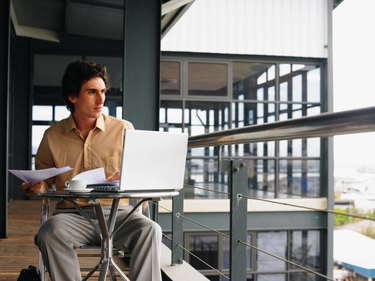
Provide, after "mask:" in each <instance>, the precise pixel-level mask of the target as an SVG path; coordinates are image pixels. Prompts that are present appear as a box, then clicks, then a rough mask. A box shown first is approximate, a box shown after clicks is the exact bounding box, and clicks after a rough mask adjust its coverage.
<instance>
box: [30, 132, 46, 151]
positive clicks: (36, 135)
mask: <svg viewBox="0 0 375 281" xmlns="http://www.w3.org/2000/svg"><path fill="white" fill-rule="evenodd" d="M48 128H49V125H46V126H45V125H33V126H32V132H31V135H32V140H31V153H32V155H35V154H36V152H37V150H38V147H39V144H40V142H41V141H42V138H43V135H44V131H45V130H47V129H48Z"/></svg>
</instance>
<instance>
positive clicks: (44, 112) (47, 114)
mask: <svg viewBox="0 0 375 281" xmlns="http://www.w3.org/2000/svg"><path fill="white" fill-rule="evenodd" d="M52 116H53V107H52V106H51V105H34V106H33V120H35V121H51V120H52Z"/></svg>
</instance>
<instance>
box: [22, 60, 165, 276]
mask: <svg viewBox="0 0 375 281" xmlns="http://www.w3.org/2000/svg"><path fill="white" fill-rule="evenodd" d="M108 88H109V77H108V73H107V70H106V68H105V66H103V65H100V64H95V63H93V62H87V61H76V62H73V63H71V64H69V65H68V66H67V68H66V70H65V73H64V76H63V79H62V91H63V97H64V99H65V102H66V104H67V108H68V109H69V110H70V111H71V115H70V116H69V117H68V118H67V119H64V120H61V121H60V122H58V123H56V124H54V125H53V126H51V127H50V128H49V129H47V130H46V132H45V134H44V136H43V139H42V141H41V144H40V146H39V148H38V152H37V155H36V158H35V163H36V168H37V169H44V168H51V167H64V166H70V167H72V168H73V170H72V171H70V172H67V173H64V174H61V175H59V176H56V177H55V178H54V179H50V180H46V181H43V182H39V183H37V184H23V189H24V190H25V192H26V193H27V194H29V195H32V194H33V193H34V192H38V191H46V190H48V189H50V188H51V186H52V184H53V183H55V185H56V189H57V190H63V189H64V188H65V186H64V183H65V181H67V180H70V179H71V178H72V177H73V176H75V175H76V174H78V173H81V172H83V171H86V170H91V169H94V168H99V167H104V170H105V173H106V177H107V180H109V181H110V180H117V179H118V178H119V171H120V163H121V155H122V145H123V137H124V132H125V130H130V129H133V125H132V124H131V123H130V122H128V121H125V120H120V119H116V118H114V117H111V116H107V115H105V114H103V113H102V109H103V105H104V101H105V95H106V91H107V89H108ZM101 202H102V204H103V205H106V204H107V205H108V208H109V205H110V202H105V201H103V200H101ZM77 203H78V204H79V205H80V206H82V207H83V208H86V210H87V211H88V212H90V211H91V215H92V216H94V218H95V214H94V212H92V206H90V204H89V202H88V201H84V200H80V201H77ZM62 209H63V210H62ZM130 210H131V209H130V208H129V206H120V211H119V214H118V216H117V218H118V220H121V219H122V218H124V217H125V215H126V214H127V213H128V212H129V211H130ZM35 241H36V244H37V245H38V247H39V249H40V251H41V253H42V256H43V261H44V263H45V264H46V267H47V269H48V272H49V274H50V277H51V279H52V280H57V281H61V280H81V272H80V267H79V262H78V258H77V254H76V252H75V248H77V247H80V246H82V245H96V244H98V245H99V244H100V237H99V236H98V234H97V233H96V232H95V230H94V229H93V228H92V226H91V225H90V224H89V223H88V221H87V220H86V219H85V218H84V217H82V216H81V215H79V214H78V213H77V212H75V209H73V208H72V207H71V206H69V205H68V204H66V202H64V201H62V202H61V203H59V204H58V205H57V207H56V211H55V214H54V216H52V217H51V218H49V219H48V220H47V221H46V222H45V223H44V224H43V225H42V226H41V227H40V229H39V231H38V234H37V235H36V237H35ZM113 243H114V246H115V247H116V248H119V249H126V250H128V251H130V252H131V253H132V255H131V259H130V279H131V280H132V281H137V280H138V281H151V280H153V281H161V273H160V243H161V229H160V226H159V225H158V224H156V223H155V222H153V221H152V220H150V219H148V218H147V217H145V216H143V215H141V214H139V213H135V214H133V215H132V216H131V217H130V218H129V220H128V221H127V223H126V224H125V225H124V227H123V228H122V229H120V230H119V231H118V233H117V235H116V237H114V240H113Z"/></svg>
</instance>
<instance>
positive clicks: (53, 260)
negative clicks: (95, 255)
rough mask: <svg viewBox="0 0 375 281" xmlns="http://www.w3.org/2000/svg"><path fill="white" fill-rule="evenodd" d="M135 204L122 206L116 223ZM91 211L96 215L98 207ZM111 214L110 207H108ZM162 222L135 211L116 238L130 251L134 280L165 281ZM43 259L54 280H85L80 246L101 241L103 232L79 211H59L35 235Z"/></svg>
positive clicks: (131, 273)
mask: <svg viewBox="0 0 375 281" xmlns="http://www.w3.org/2000/svg"><path fill="white" fill-rule="evenodd" d="M130 208H131V207H128V208H127V207H125V209H122V210H119V212H118V215H117V219H116V225H119V224H120V223H121V222H122V221H123V219H124V218H125V216H126V214H127V213H128V212H129V211H130V210H131V209H130ZM88 209H89V210H88V213H89V214H90V216H91V217H92V218H93V219H94V221H95V223H96V224H98V222H97V220H96V219H95V217H96V215H95V211H94V209H93V208H92V209H90V208H88ZM105 214H106V215H109V210H105ZM161 237H162V234H161V228H160V226H159V225H158V224H157V223H155V222H154V221H152V220H151V219H149V218H147V217H145V216H144V215H142V214H140V213H138V212H135V213H133V214H132V215H131V216H130V217H129V218H128V220H127V222H126V223H125V225H124V226H123V227H122V228H121V229H119V230H118V232H117V233H116V236H115V237H114V239H113V244H114V246H115V247H116V248H117V249H120V250H125V251H129V252H130V253H131V258H130V265H129V270H130V276H129V278H130V280H131V281H161V280H162V279H161V272H160V244H161ZM35 242H36V244H37V246H38V247H39V249H40V251H41V253H42V257H43V261H44V263H45V265H46V267H47V270H48V272H49V275H50V277H51V279H52V280H53V281H78V280H81V271H80V266H79V261H78V257H77V253H76V251H75V249H76V248H78V247H81V246H84V245H100V236H99V235H98V233H97V232H96V231H95V230H94V229H93V228H92V226H91V225H90V223H89V222H88V221H87V220H86V219H85V218H84V217H82V216H81V215H79V214H78V213H75V212H73V213H65V212H64V213H59V214H56V215H54V216H52V217H50V218H49V219H48V220H47V221H46V222H45V223H43V224H42V226H41V227H40V229H39V231H38V234H37V235H36V237H35Z"/></svg>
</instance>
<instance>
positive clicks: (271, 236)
mask: <svg viewBox="0 0 375 281" xmlns="http://www.w3.org/2000/svg"><path fill="white" fill-rule="evenodd" d="M257 239H258V240H257V242H258V248H259V249H262V250H263V251H266V252H269V253H271V254H273V255H276V256H278V257H281V258H284V259H287V256H286V253H287V232H286V231H268V232H258V234H257ZM285 269H286V263H285V262H284V261H282V260H279V259H277V258H274V257H272V256H270V255H267V254H266V253H263V252H260V251H257V270H258V271H268V272H270V271H279V270H285ZM263 280H283V279H263Z"/></svg>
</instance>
